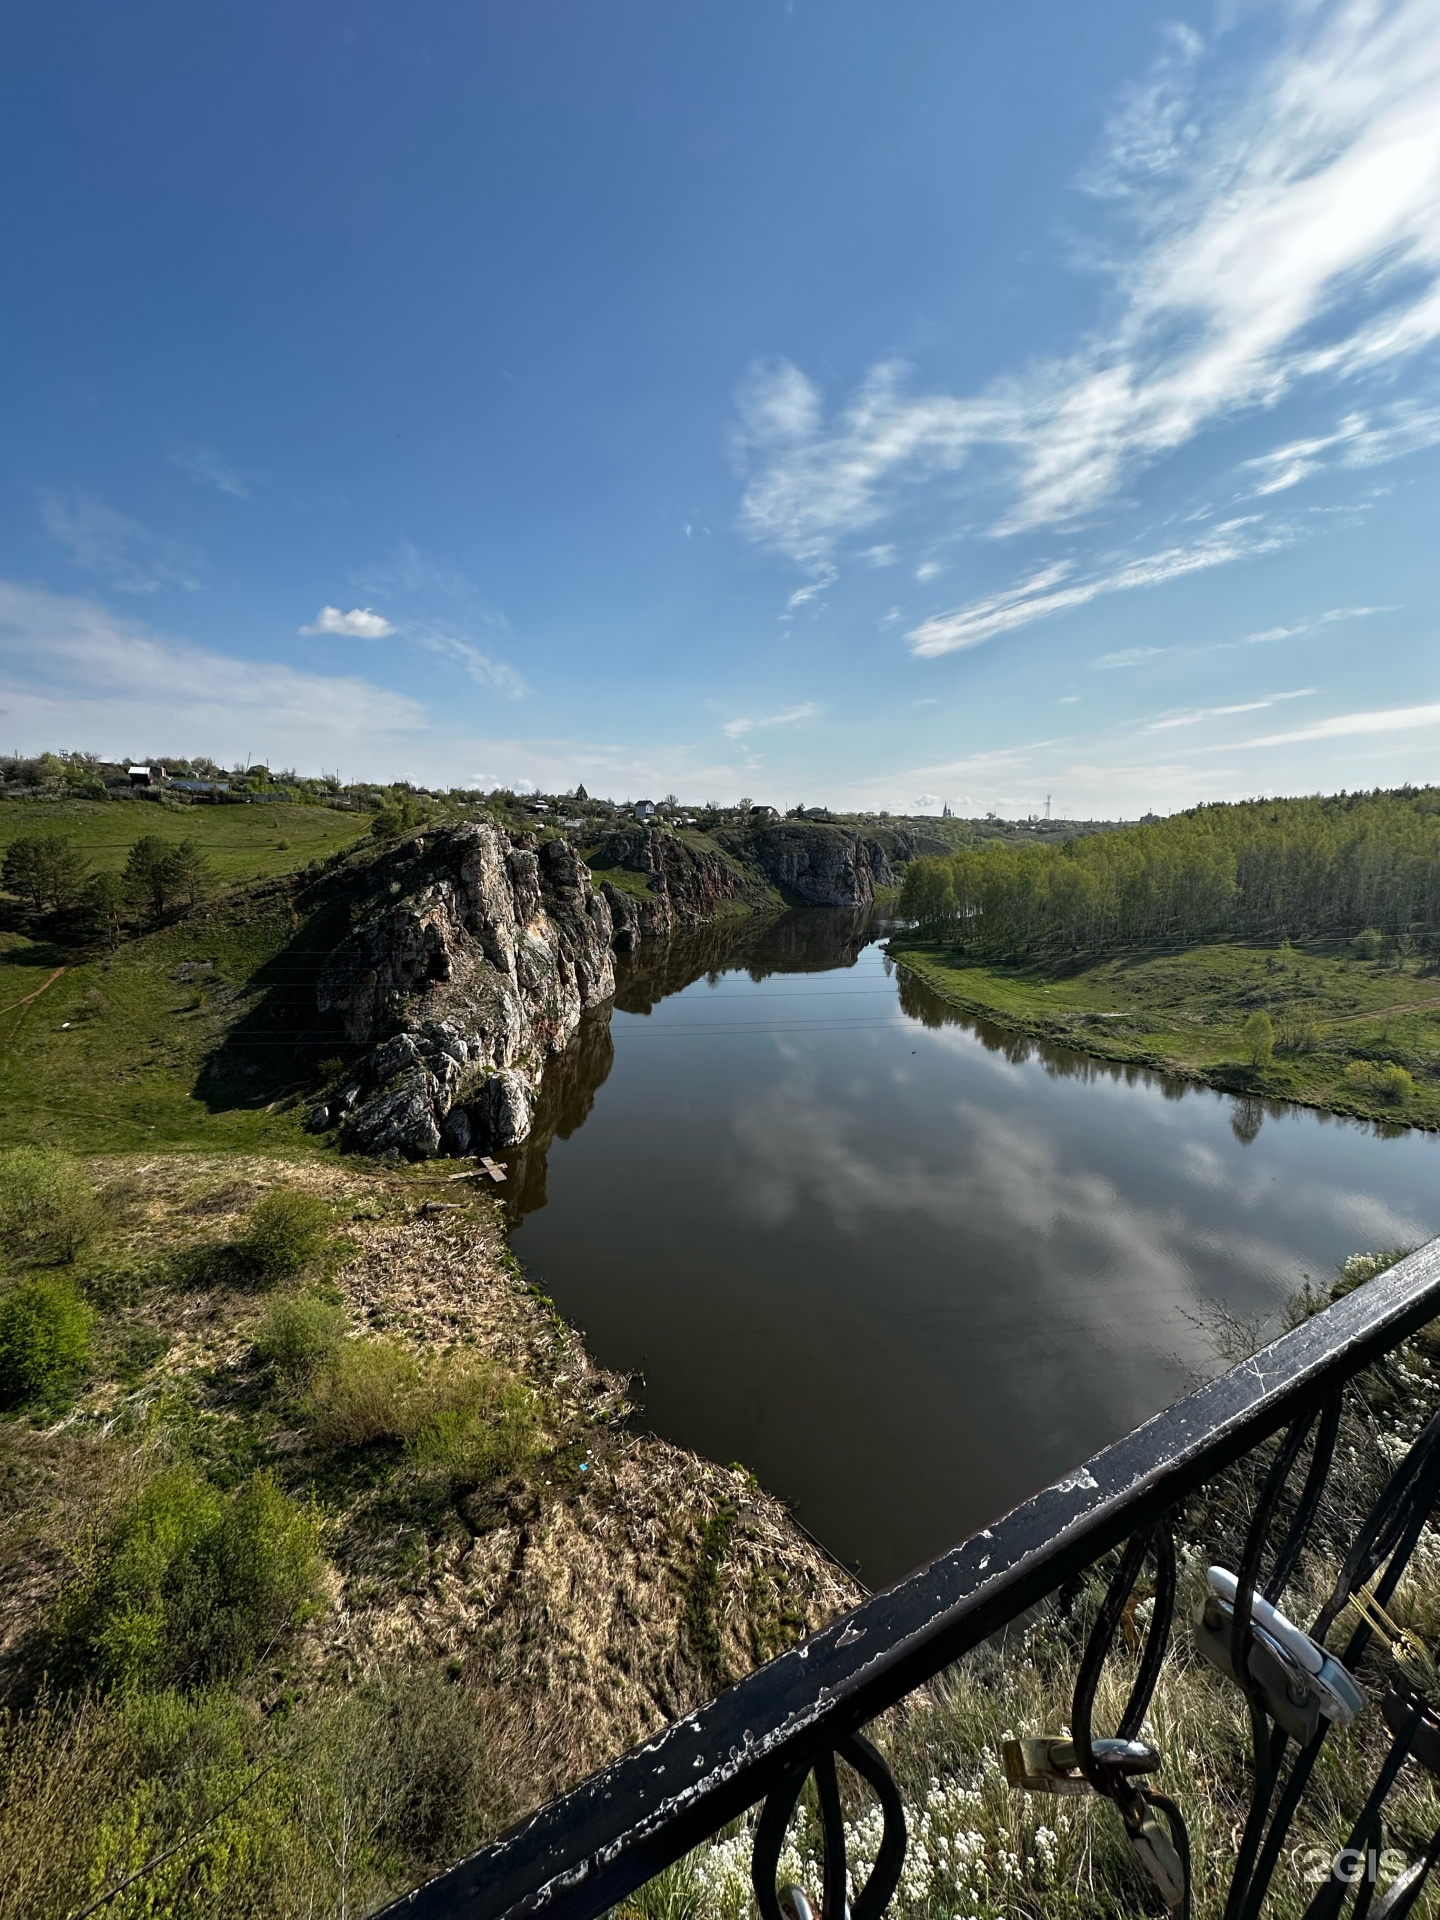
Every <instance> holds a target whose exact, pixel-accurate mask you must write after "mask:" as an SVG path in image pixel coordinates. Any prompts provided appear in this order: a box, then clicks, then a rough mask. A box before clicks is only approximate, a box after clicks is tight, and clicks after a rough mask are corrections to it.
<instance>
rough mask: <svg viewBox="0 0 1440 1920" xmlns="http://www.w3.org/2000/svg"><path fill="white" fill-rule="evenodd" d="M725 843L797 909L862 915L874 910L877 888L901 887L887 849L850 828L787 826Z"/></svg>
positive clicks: (818, 824) (786, 823)
mask: <svg viewBox="0 0 1440 1920" xmlns="http://www.w3.org/2000/svg"><path fill="white" fill-rule="evenodd" d="M725 844H726V846H727V847H729V848H731V849H732V850H733V851H734V852H735V853H736V854H738V855H739V856H740V857H741V858H743V859H744V860H746V861H747V862H748V863H749V864H750V865H752V866H754V867H757V868H758V869H759V870H760V872H761V873H762V874H764V875H765V877H766V878H767V879H768V880H770V881H772V882H773V883H774V885H775V886H777V887H778V888H779V889H780V891H781V893H782V894H783V895H784V896H785V898H786V900H787V901H789V902H790V903H791V904H792V905H793V904H798V905H802V906H807V907H848V908H850V909H851V910H852V911H855V910H863V909H866V908H868V907H871V906H873V905H874V903H875V889H876V888H877V887H893V886H895V885H896V884H897V881H896V877H895V873H894V870H893V869H892V867H891V865H890V861H889V858H888V856H887V854H886V851H885V848H884V846H883V844H882V843H881V842H880V841H879V840H874V839H867V838H865V837H864V836H863V835H861V834H859V833H856V832H855V831H854V830H853V829H852V828H849V827H839V826H831V825H827V824H826V823H825V822H823V821H815V820H794V821H784V822H782V823H781V824H780V825H778V826H773V827H760V828H756V829H753V830H749V831H746V832H744V833H743V834H735V835H727V836H725Z"/></svg>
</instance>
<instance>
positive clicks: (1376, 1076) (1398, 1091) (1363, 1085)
mask: <svg viewBox="0 0 1440 1920" xmlns="http://www.w3.org/2000/svg"><path fill="white" fill-rule="evenodd" d="M1345 1078H1346V1080H1347V1081H1348V1083H1349V1084H1350V1085H1351V1086H1352V1087H1354V1088H1355V1090H1356V1091H1357V1092H1358V1093H1365V1094H1369V1095H1370V1097H1371V1098H1372V1099H1374V1100H1383V1101H1385V1102H1386V1103H1387V1104H1388V1105H1390V1106H1393V1107H1398V1106H1403V1105H1404V1103H1405V1102H1406V1101H1407V1100H1408V1099H1409V1098H1410V1096H1411V1095H1412V1094H1413V1093H1414V1091H1415V1082H1414V1080H1413V1079H1412V1077H1411V1075H1410V1074H1409V1072H1408V1071H1407V1070H1406V1069H1405V1068H1404V1067H1402V1066H1401V1065H1400V1063H1399V1062H1398V1061H1396V1060H1386V1061H1383V1062H1382V1063H1381V1064H1380V1065H1378V1066H1377V1065H1376V1064H1375V1062H1374V1061H1372V1060H1352V1061H1351V1062H1350V1064H1349V1066H1348V1067H1346V1069H1345Z"/></svg>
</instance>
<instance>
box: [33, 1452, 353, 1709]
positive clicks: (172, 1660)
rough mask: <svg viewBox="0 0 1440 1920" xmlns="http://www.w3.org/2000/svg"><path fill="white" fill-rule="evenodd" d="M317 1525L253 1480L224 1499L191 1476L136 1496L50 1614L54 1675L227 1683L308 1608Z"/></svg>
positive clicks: (316, 1581)
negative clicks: (87, 1568)
mask: <svg viewBox="0 0 1440 1920" xmlns="http://www.w3.org/2000/svg"><path fill="white" fill-rule="evenodd" d="M322 1571H323V1562H322V1561H321V1558H320V1542H319V1525H318V1522H317V1520H316V1518H315V1516H314V1514H313V1513H311V1512H309V1511H307V1510H306V1509H305V1508H303V1507H300V1506H298V1505H297V1504H296V1503H295V1502H294V1501H293V1500H291V1499H289V1498H288V1497H287V1495H286V1494H285V1493H284V1492H283V1491H282V1490H281V1488H280V1487H279V1485H278V1484H277V1482H276V1481H275V1479H274V1477H273V1475H271V1474H268V1473H257V1474H255V1475H254V1476H253V1477H252V1478H251V1479H250V1480H248V1481H247V1482H246V1483H245V1485H244V1486H242V1487H240V1488H238V1489H237V1490H236V1492H234V1493H232V1494H230V1495H228V1496H227V1495H224V1494H221V1493H220V1492H219V1491H218V1490H217V1489H216V1488H215V1487H213V1486H212V1485H211V1484H210V1483H209V1482H208V1481H206V1480H203V1479H202V1478H201V1477H200V1476H199V1475H198V1474H197V1473H195V1472H194V1471H193V1470H192V1469H190V1468H189V1467H176V1468H172V1469H171V1470H170V1471H169V1472H167V1473H163V1474H161V1475H159V1476H158V1477H157V1478H156V1479H155V1480H153V1481H151V1483H150V1484H149V1486H147V1487H145V1488H144V1489H143V1490H142V1491H141V1492H140V1493H139V1494H138V1495H137V1496H136V1497H135V1499H134V1500H132V1501H131V1503H130V1505H129V1506H128V1507H127V1508H126V1510H125V1511H124V1513H122V1515H121V1516H120V1519H119V1521H118V1522H117V1523H116V1525H115V1526H114V1528H112V1530H111V1532H110V1534H109V1536H108V1538H107V1539H106V1540H105V1541H104V1542H103V1544H102V1546H101V1548H100V1550H99V1553H98V1555H97V1559H96V1564H95V1567H94V1569H93V1571H92V1572H91V1573H90V1574H89V1576H88V1577H87V1578H85V1579H82V1580H79V1581H77V1582H75V1583H74V1584H73V1585H72V1586H71V1587H70V1588H68V1589H67V1590H66V1591H65V1592H64V1593H63V1594H62V1595H61V1599H60V1604H59V1606H58V1607H57V1609H56V1617H55V1637H56V1642H57V1647H58V1652H59V1656H60V1658H59V1666H60V1669H61V1671H62V1672H65V1673H67V1674H68V1675H69V1677H71V1678H72V1679H75V1680H78V1681H81V1682H88V1683H93V1684H95V1685H97V1686H100V1687H120V1688H130V1687H139V1686H149V1687H155V1686H161V1687H163V1686H194V1685H198V1684H201V1683H203V1682H205V1681H209V1680H217V1679H227V1678H230V1679H233V1678H237V1677H238V1676H239V1675H241V1674H243V1673H244V1672H246V1671H247V1670H248V1669H249V1668H250V1667H251V1666H253V1665H254V1663H255V1661H256V1659H257V1658H259V1657H260V1655H261V1654H262V1653H264V1652H265V1650H266V1649H267V1648H268V1647H269V1646H271V1645H272V1644H273V1642H274V1641H275V1639H276V1638H277V1637H278V1636H279V1635H280V1634H281V1633H283V1632H284V1631H285V1630H286V1629H287V1628H289V1627H291V1626H294V1625H295V1624H296V1622H297V1621H299V1620H301V1619H302V1618H305V1617H308V1616H309V1615H310V1614H312V1613H313V1612H315V1611H316V1610H317V1609H318V1606H319V1602H320V1596H321V1584H320V1583H321V1574H322Z"/></svg>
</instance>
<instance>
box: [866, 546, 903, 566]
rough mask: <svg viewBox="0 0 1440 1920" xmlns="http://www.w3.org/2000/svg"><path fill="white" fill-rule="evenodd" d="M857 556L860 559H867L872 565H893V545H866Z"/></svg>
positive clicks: (894, 556) (894, 554) (894, 553)
mask: <svg viewBox="0 0 1440 1920" xmlns="http://www.w3.org/2000/svg"><path fill="white" fill-rule="evenodd" d="M857 557H858V558H859V559H861V560H868V561H869V563H870V565H871V566H872V567H893V566H894V564H895V560H896V552H895V548H894V547H893V546H888V545H887V546H882V547H866V548H865V550H864V551H863V552H862V553H861V554H859V555H858V556H857Z"/></svg>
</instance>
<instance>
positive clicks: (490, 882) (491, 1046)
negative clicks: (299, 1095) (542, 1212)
mask: <svg viewBox="0 0 1440 1920" xmlns="http://www.w3.org/2000/svg"><path fill="white" fill-rule="evenodd" d="M527 838H528V837H526V836H522V837H521V838H520V839H518V840H514V841H512V840H511V838H510V837H509V836H508V835H507V834H505V833H503V832H502V831H500V829H498V828H496V827H493V826H488V825H465V826H453V827H444V828H440V829H438V830H437V831H435V832H434V833H431V834H428V835H424V836H421V837H419V838H417V839H413V840H408V841H405V842H404V843H402V844H401V845H400V846H398V847H397V848H395V849H394V850H393V851H392V852H390V853H388V854H386V855H384V856H383V857H381V858H380V859H377V860H375V861H374V862H372V863H371V864H370V865H369V866H368V867H366V868H364V869H362V874H361V881H360V892H359V896H358V898H356V899H355V900H354V901H353V903H352V906H351V926H350V930H349V932H348V933H347V934H346V935H345V936H344V938H343V939H342V940H341V941H340V942H339V944H338V945H337V946H336V947H335V949H334V950H333V952H332V953H331V954H330V956H329V959H328V960H327V962H326V964H325V966H324V968H323V970H322V972H321V974H320V978H319V981H318V984H317V988H316V1006H317V1012H318V1014H319V1016H320V1019H321V1020H322V1022H325V1023H327V1024H329V1025H330V1026H331V1028H332V1029H333V1030H336V1031H338V1034H339V1035H340V1036H341V1037H343V1039H344V1040H346V1041H348V1042H349V1043H351V1045H352V1046H358V1047H360V1048H362V1049H364V1051H363V1052H362V1053H361V1055H360V1058H359V1062H358V1066H357V1069H356V1070H355V1071H354V1073H353V1074H352V1076H351V1083H350V1084H349V1085H347V1086H346V1087H345V1088H344V1090H343V1091H342V1092H341V1093H340V1094H339V1095H338V1096H337V1097H336V1098H335V1099H334V1100H333V1101H332V1102H329V1103H327V1104H326V1106H324V1107H322V1108H320V1109H319V1110H318V1111H317V1112H316V1114H315V1115H314V1118H313V1120H312V1123H311V1124H312V1125H313V1126H314V1127H316V1128H317V1129H319V1128H324V1127H328V1126H332V1125H337V1124H338V1125H339V1126H340V1127H342V1128H343V1130H344V1134H345V1137H346V1139H347V1141H348V1142H349V1143H350V1144H352V1145H354V1146H356V1147H358V1148H360V1149H362V1150H363V1151H364V1152H367V1153H375V1154H385V1153H398V1154H404V1155H406V1156H409V1157H415V1158H423V1157H425V1156H427V1155H430V1154H435V1153H439V1152H441V1151H448V1152H452V1153H466V1152H469V1151H472V1150H473V1151H484V1150H488V1149H494V1148H503V1147H506V1146H510V1145H512V1144H513V1143H514V1142H515V1141H517V1140H520V1139H523V1138H524V1136H525V1134H526V1133H527V1132H528V1131H529V1128H530V1122H531V1117H532V1115H533V1111H534V1105H535V1089H536V1087H537V1085H538V1083H539V1079H540V1075H541V1073H542V1072H543V1070H544V1065H545V1061H546V1059H547V1058H548V1057H549V1056H550V1055H551V1054H554V1053H557V1052H558V1051H559V1050H560V1049H561V1048H562V1047H563V1046H564V1045H565V1044H566V1042H567V1041H568V1040H569V1039H570V1037H571V1035H572V1034H573V1033H574V1032H575V1029H576V1027H577V1026H578V1025H579V1022H580V1015H581V1013H582V1011H583V1010H584V1009H585V1008H587V1007H592V1006H595V1005H596V1004H597V1003H598V1002H600V1001H602V1000H604V999H606V998H607V997H608V996H609V995H610V994H611V993H612V992H613V991H614V986H615V976H614V971H613V965H612V961H611V957H610V940H611V934H612V923H611V918H610V909H609V908H608V907H607V905H606V903H605V901H604V899H603V898H602V897H601V896H600V895H599V894H598V893H597V892H596V891H595V889H594V888H593V886H592V885H591V881H590V873H589V869H588V868H587V867H586V866H585V864H584V862H583V861H582V860H580V859H579V857H578V856H577V855H576V854H575V852H574V851H573V850H572V849H571V848H570V847H569V846H568V845H567V844H566V842H565V841H563V840H551V841H549V842H547V843H546V844H544V845H543V846H540V847H539V848H536V847H535V846H534V845H533V843H531V844H527Z"/></svg>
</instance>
